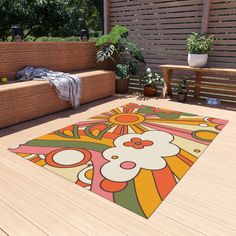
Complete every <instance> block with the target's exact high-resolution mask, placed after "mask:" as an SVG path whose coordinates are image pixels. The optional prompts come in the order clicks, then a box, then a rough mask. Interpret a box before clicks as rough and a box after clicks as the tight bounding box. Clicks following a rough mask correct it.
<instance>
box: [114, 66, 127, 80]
mask: <svg viewBox="0 0 236 236" xmlns="http://www.w3.org/2000/svg"><path fill="white" fill-rule="evenodd" d="M129 70H130V69H129V65H126V64H117V65H116V75H117V76H118V77H119V78H121V79H125V78H127V77H129Z"/></svg>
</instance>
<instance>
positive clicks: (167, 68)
mask: <svg viewBox="0 0 236 236" xmlns="http://www.w3.org/2000/svg"><path fill="white" fill-rule="evenodd" d="M159 67H160V68H161V70H162V73H163V76H164V88H163V93H162V97H163V98H165V97H166V95H167V93H168V95H169V96H172V89H171V84H170V83H171V75H172V73H173V71H174V70H181V71H191V72H194V73H195V74H196V81H195V98H199V95H200V91H201V82H202V75H203V74H206V73H208V74H209V73H211V74H230V75H236V69H230V68H194V67H189V66H183V65H160V66H159Z"/></svg>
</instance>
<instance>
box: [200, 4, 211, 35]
mask: <svg viewBox="0 0 236 236" xmlns="http://www.w3.org/2000/svg"><path fill="white" fill-rule="evenodd" d="M210 7H211V0H203V13H202V24H201V34H205V33H207V31H208V24H209V13H210Z"/></svg>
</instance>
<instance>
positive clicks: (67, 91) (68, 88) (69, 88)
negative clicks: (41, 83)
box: [16, 67, 81, 109]
mask: <svg viewBox="0 0 236 236" xmlns="http://www.w3.org/2000/svg"><path fill="white" fill-rule="evenodd" d="M16 78H17V80H18V81H29V80H48V81H49V83H50V85H52V86H53V87H54V88H55V89H56V91H57V94H58V96H59V97H60V98H61V99H63V100H66V101H69V102H70V103H71V105H72V107H73V108H74V109H76V108H78V107H79V105H80V94H81V82H80V78H78V77H76V76H73V75H71V74H68V73H63V72H57V71H51V70H48V69H45V68H34V67H26V68H25V69H23V70H21V71H18V72H17V73H16Z"/></svg>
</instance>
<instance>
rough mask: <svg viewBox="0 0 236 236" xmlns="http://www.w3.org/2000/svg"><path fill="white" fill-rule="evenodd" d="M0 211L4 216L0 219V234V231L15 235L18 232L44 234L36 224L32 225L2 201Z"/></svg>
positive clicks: (37, 235)
mask: <svg viewBox="0 0 236 236" xmlns="http://www.w3.org/2000/svg"><path fill="white" fill-rule="evenodd" d="M0 212H3V214H4V217H1V219H0V229H2V231H1V230H0V235H2V234H1V233H3V235H5V234H6V235H7V234H9V235H17V234H19V232H20V235H25V236H27V235H30V234H31V235H35V236H42V235H46V233H44V232H43V231H41V230H40V229H39V228H38V227H37V226H36V225H33V224H32V223H31V222H30V221H28V220H27V219H25V218H24V217H23V216H22V215H20V214H18V212H16V211H14V210H13V209H12V208H10V207H9V206H8V205H7V204H5V203H4V202H2V201H0ZM29 232H30V233H29Z"/></svg>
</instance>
